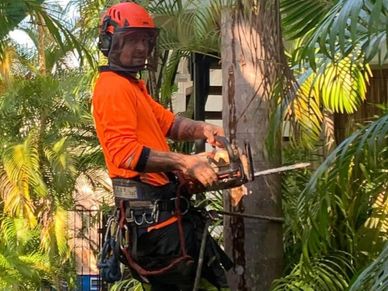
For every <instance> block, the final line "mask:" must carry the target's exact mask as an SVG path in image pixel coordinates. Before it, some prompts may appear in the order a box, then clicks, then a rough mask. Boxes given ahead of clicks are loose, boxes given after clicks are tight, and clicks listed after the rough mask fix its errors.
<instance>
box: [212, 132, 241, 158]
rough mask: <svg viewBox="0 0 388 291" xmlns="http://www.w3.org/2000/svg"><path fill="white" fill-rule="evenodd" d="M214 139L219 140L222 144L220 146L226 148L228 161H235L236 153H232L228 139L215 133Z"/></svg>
mask: <svg viewBox="0 0 388 291" xmlns="http://www.w3.org/2000/svg"><path fill="white" fill-rule="evenodd" d="M214 139H215V140H216V141H217V142H219V143H220V144H222V146H223V147H224V148H225V149H226V151H227V152H228V155H229V160H230V162H235V161H236V155H235V154H234V151H233V148H232V145H231V144H230V142H229V141H228V139H227V138H226V137H225V136H219V135H216V136H215V137H214Z"/></svg>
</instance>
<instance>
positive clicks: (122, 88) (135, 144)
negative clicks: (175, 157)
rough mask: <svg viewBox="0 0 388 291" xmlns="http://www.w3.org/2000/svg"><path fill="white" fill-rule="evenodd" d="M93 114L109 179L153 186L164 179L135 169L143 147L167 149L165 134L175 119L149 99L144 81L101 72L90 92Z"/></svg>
mask: <svg viewBox="0 0 388 291" xmlns="http://www.w3.org/2000/svg"><path fill="white" fill-rule="evenodd" d="M93 117H94V122H95V127H96V131H97V136H98V140H99V142H100V144H101V147H102V150H103V153H104V157H105V162H106V165H107V168H108V172H109V176H110V177H111V178H116V177H120V178H129V179H131V178H132V179H133V178H140V180H141V181H143V182H145V183H149V184H151V185H156V186H159V185H164V184H166V183H167V182H168V178H167V176H166V175H165V174H164V173H139V172H137V171H136V170H135V169H136V167H137V166H138V163H142V162H144V161H141V160H139V159H144V153H143V152H145V150H148V149H151V150H157V151H165V152H168V151H169V147H168V144H167V141H166V135H167V133H168V130H169V129H170V127H171V125H172V123H173V122H174V119H175V117H174V114H173V113H172V112H170V111H169V110H167V109H165V108H164V107H163V106H162V105H160V104H159V103H157V102H156V101H154V100H153V99H152V98H151V96H150V95H149V94H148V93H147V89H146V87H145V84H144V81H142V80H135V79H131V78H129V77H128V78H127V77H124V76H121V75H119V74H117V73H114V72H112V71H105V72H101V73H100V75H99V77H98V79H97V82H96V85H95V88H94V93H93ZM142 153H143V154H142Z"/></svg>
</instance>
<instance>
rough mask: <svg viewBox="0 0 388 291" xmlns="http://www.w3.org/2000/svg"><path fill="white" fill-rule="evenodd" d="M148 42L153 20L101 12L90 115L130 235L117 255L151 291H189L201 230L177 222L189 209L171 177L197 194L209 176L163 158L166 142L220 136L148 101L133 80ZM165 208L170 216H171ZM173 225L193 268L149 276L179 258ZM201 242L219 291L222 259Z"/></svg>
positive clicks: (193, 222) (207, 273)
mask: <svg viewBox="0 0 388 291" xmlns="http://www.w3.org/2000/svg"><path fill="white" fill-rule="evenodd" d="M156 37H157V29H156V27H155V24H154V22H153V19H152V18H151V17H150V15H149V14H148V13H147V11H146V10H145V9H144V8H143V7H141V6H139V5H138V4H136V3H128V2H126V3H120V4H117V5H113V6H112V7H110V8H109V9H108V10H107V11H106V13H105V14H104V15H103V17H102V20H101V26H100V41H99V47H100V49H101V51H102V52H103V53H104V54H105V55H106V56H107V57H108V66H106V67H103V68H101V70H100V75H99V78H98V80H97V82H96V85H95V90H94V94H93V115H94V119H95V125H96V131H97V136H98V139H99V141H100V144H101V146H102V149H103V153H104V157H105V161H106V165H107V168H108V172H109V175H110V177H111V178H112V182H113V186H114V194H115V196H116V201H117V202H118V203H120V201H127V202H126V204H124V203H122V204H119V205H121V206H122V209H124V207H125V210H123V211H122V213H121V215H127V213H130V218H129V217H128V216H126V219H127V220H126V221H130V223H128V224H129V225H127V226H126V227H127V228H128V229H131V230H132V232H131V235H132V239H131V244H132V246H131V248H132V250H131V251H130V252H129V251H128V252H127V253H125V255H126V259H127V263H128V264H129V266H130V269H131V270H132V272H133V275H134V276H135V277H136V278H138V279H139V280H141V281H143V282H149V283H151V285H152V290H154V291H156V290H192V288H193V284H194V278H195V266H196V263H197V259H198V254H199V246H200V239H198V237H201V233H202V230H203V222H202V221H200V219H198V217H199V216H198V215H195V214H193V211H189V213H187V214H186V215H182V217H180V216H179V213H178V212H180V209H181V208H182V213H183V214H185V213H186V212H187V210H188V208H189V205H185V202H184V200H183V199H178V200H179V201H180V200H182V201H180V202H181V203H179V204H180V206H179V207H178V206H176V205H177V204H176V195H177V192H178V191H180V190H178V186H177V185H178V183H177V182H176V180H175V178H174V176H173V175H171V173H172V172H174V171H179V172H180V173H182V174H183V175H185V176H188V177H191V178H193V179H196V180H198V181H199V182H200V183H202V184H203V185H204V186H210V185H212V184H213V183H215V182H216V181H217V175H216V173H215V172H214V170H213V168H212V167H211V166H210V165H209V163H208V159H207V157H206V155H204V154H197V155H184V154H180V153H175V152H171V151H169V147H168V144H167V142H166V137H169V138H171V139H173V140H187V141H190V140H195V139H206V140H207V142H208V143H210V144H212V145H216V140H215V138H216V137H217V136H223V135H224V131H223V129H222V128H220V127H218V126H215V125H212V124H209V123H205V122H202V121H194V120H191V119H187V118H184V117H180V116H174V115H173V114H172V113H171V112H170V111H168V110H166V109H164V108H163V107H162V106H161V105H160V104H158V103H157V102H155V101H154V100H153V99H152V98H151V97H150V96H149V95H148V93H147V90H146V87H145V84H144V82H143V81H142V80H140V79H137V76H138V73H139V71H141V70H143V69H145V68H146V67H147V66H148V58H149V57H150V55H151V53H152V51H153V48H154V45H155V42H156ZM131 187H132V188H131ZM129 189H135V190H129ZM128 201H129V202H128ZM139 201H140V202H142V203H143V204H141V205H144V202H149V203H151V204H150V205H152V207H149V209H148V208H147V207H145V208H144V207H143V208H141V207H138V205H140V204H139V203H138V204H136V203H137V202H139ZM171 201H172V202H174V203H172V204H171V203H170V202H171ZM186 202H187V200H186ZM162 204H163V205H164V206H163V207H162V206H161V205H162ZM123 205H124V206H123ZM171 205H173V206H174V207H178V209H171V207H172V206H171ZM155 207H157V209H158V212H157V215H155V211H154V210H155ZM159 210H160V211H159ZM124 212H125V214H124ZM178 223H181V224H182V225H183V233H182V236H181V237H184V240H185V245H186V251H187V254H188V256H189V257H190V258H194V259H193V263H191V262H189V261H190V260H189V261H186V262H185V263H183V261H182V263H179V264H178V263H177V264H175V265H174V268H169V270H168V271H166V272H162V274H157V275H156V273H158V271H155V270H161V269H163V268H165V267H166V265H168V264H169V262H170V261H171V258H176V257H177V256H179V250H180V246H181V245H182V244H181V242H180V239H179V238H180V233H179V227H177V225H178ZM134 234H135V235H134ZM198 234H199V235H198ZM208 241H210V243H208V244H207V247H206V251H205V260H206V259H208V260H210V259H212V260H213V259H215V261H214V262H215V263H214V262H213V263H211V262H208V264H204V268H203V276H204V277H206V278H207V279H208V280H209V281H211V282H212V283H213V284H215V285H216V286H217V287H225V284H226V283H225V282H226V281H225V274H224V272H223V269H221V268H220V259H219V258H222V257H223V256H224V254H223V253H221V251H220V249H219V248H217V247H218V246H215V244H214V241H213V240H212V239H211V238H210V239H208ZM214 250H216V252H214ZM135 259H136V260H135ZM132 261H133V262H132ZM177 261H179V259H177V260H175V261H174V262H177ZM221 261H222V259H221ZM179 262H180V261H179ZM143 268H144V269H143ZM146 268H147V271H145V269H146ZM149 270H153V271H149ZM150 274H151V275H150Z"/></svg>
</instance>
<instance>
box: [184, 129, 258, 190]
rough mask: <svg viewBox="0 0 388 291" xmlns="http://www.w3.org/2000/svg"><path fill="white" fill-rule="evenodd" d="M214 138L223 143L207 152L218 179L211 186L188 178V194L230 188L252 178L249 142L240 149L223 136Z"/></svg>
mask: <svg viewBox="0 0 388 291" xmlns="http://www.w3.org/2000/svg"><path fill="white" fill-rule="evenodd" d="M216 140H217V142H219V143H220V144H222V145H223V148H218V149H216V150H215V151H213V152H212V153H209V156H208V159H209V163H210V165H211V166H212V167H213V169H214V171H215V172H216V173H217V176H218V181H217V183H215V184H213V185H212V186H209V187H205V186H203V185H202V184H201V183H200V182H199V181H198V180H195V179H192V178H188V179H186V185H185V186H186V189H187V191H188V192H189V193H190V194H196V193H201V192H207V191H217V190H222V189H230V188H234V187H238V186H241V185H243V184H245V183H247V182H250V181H253V179H254V173H253V164H252V154H251V148H250V145H249V143H246V142H245V143H244V148H243V149H241V148H239V147H238V146H237V145H236V144H230V143H229V141H228V140H227V139H226V138H225V137H221V136H217V137H216Z"/></svg>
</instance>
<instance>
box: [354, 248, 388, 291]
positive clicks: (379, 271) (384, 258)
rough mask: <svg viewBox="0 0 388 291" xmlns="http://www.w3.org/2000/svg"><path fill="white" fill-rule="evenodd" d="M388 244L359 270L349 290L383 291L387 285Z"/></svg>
mask: <svg viewBox="0 0 388 291" xmlns="http://www.w3.org/2000/svg"><path fill="white" fill-rule="evenodd" d="M387 270H388V244H386V245H385V247H384V249H383V250H382V252H381V254H380V255H379V256H378V257H377V258H376V259H375V260H374V261H373V262H372V263H371V264H370V265H369V266H368V267H367V268H365V270H363V271H362V272H361V274H359V275H358V276H357V277H356V278H355V279H354V281H353V283H352V284H351V286H350V288H349V291H357V290H376V291H383V290H385V289H386V287H387V286H388V272H387Z"/></svg>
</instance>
